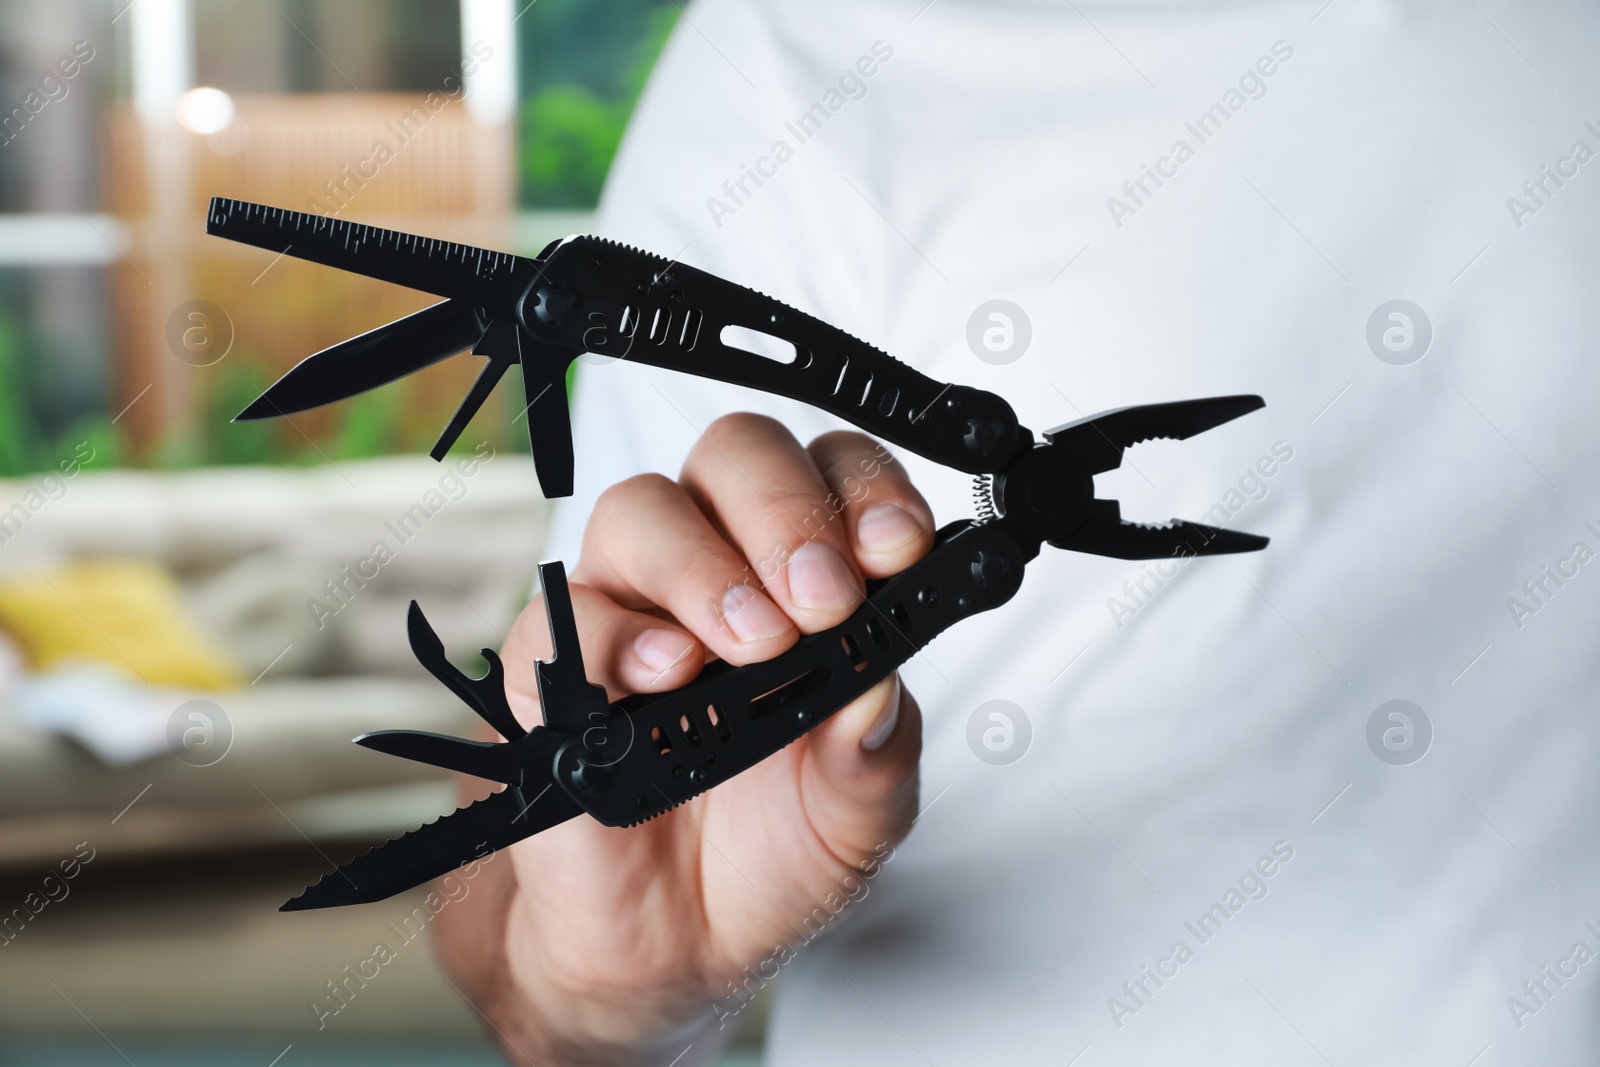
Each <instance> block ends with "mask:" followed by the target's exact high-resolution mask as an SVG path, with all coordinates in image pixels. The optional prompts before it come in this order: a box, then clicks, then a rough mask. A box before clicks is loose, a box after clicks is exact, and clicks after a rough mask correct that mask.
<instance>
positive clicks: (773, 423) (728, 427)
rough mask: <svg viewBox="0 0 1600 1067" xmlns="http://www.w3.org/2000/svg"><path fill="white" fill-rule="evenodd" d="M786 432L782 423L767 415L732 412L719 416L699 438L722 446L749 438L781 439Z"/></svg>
mask: <svg viewBox="0 0 1600 1067" xmlns="http://www.w3.org/2000/svg"><path fill="white" fill-rule="evenodd" d="M788 432H789V431H788V430H787V429H786V428H785V427H784V425H783V423H781V422H779V421H778V420H777V419H774V418H771V417H769V416H767V415H757V414H755V413H754V412H750V411H734V412H730V413H729V414H727V415H723V416H720V417H719V418H718V419H717V420H716V421H715V422H713V423H712V424H711V425H710V426H707V427H706V432H705V433H704V434H702V435H701V436H702V438H703V440H704V441H705V442H706V443H708V444H713V443H714V444H724V443H731V442H734V441H742V440H749V439H751V438H772V439H782V438H783V437H784V436H785V435H787V434H788Z"/></svg>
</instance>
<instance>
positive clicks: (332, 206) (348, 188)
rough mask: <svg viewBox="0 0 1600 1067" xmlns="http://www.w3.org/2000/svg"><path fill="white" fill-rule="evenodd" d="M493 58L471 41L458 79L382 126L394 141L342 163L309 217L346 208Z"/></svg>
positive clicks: (486, 45) (315, 199)
mask: <svg viewBox="0 0 1600 1067" xmlns="http://www.w3.org/2000/svg"><path fill="white" fill-rule="evenodd" d="M493 57H494V47H493V46H492V45H490V44H489V43H488V42H486V41H474V42H473V43H472V47H471V48H469V49H467V54H466V55H465V56H463V57H462V59H461V70H460V73H459V76H458V75H457V74H448V75H446V76H445V79H444V81H443V83H442V84H443V86H444V88H443V90H433V91H431V92H429V93H428V94H427V95H426V96H424V97H423V98H422V102H421V103H419V104H415V105H413V106H412V108H411V110H409V111H407V112H406V113H405V114H403V115H401V116H400V117H399V118H398V119H395V120H391V121H389V122H385V123H384V124H383V128H384V131H385V132H386V133H387V134H388V135H389V137H392V138H393V139H394V143H393V144H390V143H389V139H388V138H385V137H379V138H378V139H377V140H375V141H373V142H372V147H371V148H369V149H368V150H367V154H366V155H364V156H362V157H361V158H360V159H358V160H356V162H355V164H354V166H352V165H351V164H349V163H346V164H344V165H343V166H341V167H340V168H339V177H338V178H330V179H329V180H327V181H325V182H323V183H322V192H323V195H324V196H326V197H327V200H326V201H324V200H322V199H320V198H318V197H315V196H313V197H311V198H310V200H309V201H308V202H307V204H308V207H309V210H310V211H311V212H312V214H315V215H323V216H327V217H330V218H331V217H332V216H335V215H337V214H339V212H341V211H343V210H344V209H345V208H347V207H349V206H350V202H351V201H352V200H354V199H355V195H356V194H357V193H358V192H360V191H361V190H363V189H365V188H366V187H367V183H368V182H370V181H373V180H374V179H376V178H377V177H378V174H379V173H380V172H381V171H382V170H383V168H384V167H386V166H388V165H389V164H390V163H392V162H394V161H395V159H396V158H398V156H399V154H400V149H402V148H404V147H405V146H406V145H408V144H410V143H411V142H412V141H413V140H415V139H416V138H417V136H418V135H419V134H421V133H422V131H423V130H424V129H426V128H427V125H428V123H429V122H431V121H433V117H434V116H435V115H437V114H439V112H441V111H443V110H444V109H445V108H447V107H449V106H450V105H451V104H454V103H457V102H459V101H460V100H461V99H462V98H463V97H465V96H466V95H467V79H468V78H471V77H472V76H473V75H474V74H476V73H477V71H478V67H479V66H480V65H482V64H484V63H487V62H488V61H489V60H490V59H492V58H493Z"/></svg>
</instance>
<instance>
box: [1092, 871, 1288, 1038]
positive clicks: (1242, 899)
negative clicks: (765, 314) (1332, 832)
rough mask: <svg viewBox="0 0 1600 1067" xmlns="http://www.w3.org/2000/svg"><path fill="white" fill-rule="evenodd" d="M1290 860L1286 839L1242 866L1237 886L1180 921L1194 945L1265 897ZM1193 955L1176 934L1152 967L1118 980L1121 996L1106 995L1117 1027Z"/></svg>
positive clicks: (1213, 936)
mask: <svg viewBox="0 0 1600 1067" xmlns="http://www.w3.org/2000/svg"><path fill="white" fill-rule="evenodd" d="M1292 859H1294V846H1292V845H1290V844H1289V842H1287V841H1274V842H1273V843H1272V851H1271V854H1270V855H1265V856H1262V857H1261V858H1260V859H1258V860H1256V861H1255V863H1254V864H1252V865H1251V866H1249V867H1247V868H1245V872H1244V873H1243V874H1242V875H1240V876H1239V882H1238V886H1237V888H1235V887H1234V886H1229V887H1228V891H1227V892H1226V893H1224V894H1223V895H1222V899H1221V900H1220V901H1218V902H1217V903H1215V904H1213V905H1211V907H1210V908H1209V909H1207V910H1206V911H1204V912H1202V913H1201V915H1200V917H1199V918H1198V919H1196V920H1195V921H1194V922H1186V923H1184V924H1183V928H1184V929H1185V930H1187V931H1189V933H1190V934H1191V935H1192V936H1193V937H1194V940H1195V942H1196V945H1208V944H1210V943H1211V942H1212V941H1214V940H1215V939H1216V937H1217V935H1218V934H1220V933H1222V928H1223V927H1224V926H1226V925H1227V924H1228V923H1229V922H1230V921H1231V920H1232V919H1233V917H1234V916H1235V915H1237V914H1239V912H1241V911H1242V910H1244V906H1245V905H1246V904H1249V903H1251V902H1253V901H1258V900H1265V899H1267V894H1268V893H1269V892H1270V891H1271V889H1270V887H1269V886H1268V885H1267V879H1269V878H1272V877H1273V876H1274V875H1276V874H1277V873H1278V872H1279V871H1280V870H1282V869H1283V867H1284V866H1286V865H1287V864H1288V863H1289V861H1290V860H1292ZM1195 954H1196V948H1195V946H1191V945H1190V944H1189V942H1188V941H1187V940H1185V939H1183V938H1181V937H1180V938H1179V939H1178V940H1176V941H1174V942H1173V943H1172V948H1171V949H1169V950H1168V951H1167V954H1166V955H1165V956H1161V957H1160V958H1158V959H1157V960H1156V961H1155V966H1154V968H1152V967H1151V966H1150V965H1149V964H1145V965H1143V966H1141V967H1140V968H1139V974H1138V976H1137V977H1135V978H1130V979H1128V980H1127V981H1126V982H1123V983H1122V996H1121V997H1114V996H1113V997H1107V998H1106V1010H1107V1011H1109V1012H1110V1013H1111V1021H1112V1022H1114V1023H1116V1024H1117V1029H1118V1030H1121V1029H1122V1027H1123V1024H1124V1022H1125V1021H1126V1020H1127V1019H1128V1017H1129V1016H1132V1015H1137V1014H1139V1012H1140V1011H1142V1010H1143V1009H1144V1008H1145V1007H1146V1006H1147V1005H1148V1004H1149V1003H1150V1001H1152V1000H1153V999H1155V995H1156V994H1157V993H1159V992H1161V990H1162V989H1163V988H1165V986H1166V984H1167V982H1169V981H1171V980H1172V979H1174V978H1176V977H1177V976H1178V971H1179V969H1180V968H1182V966H1183V965H1184V964H1185V963H1188V962H1189V961H1190V960H1192V959H1194V957H1195ZM1152 986H1154V988H1151V987H1152Z"/></svg>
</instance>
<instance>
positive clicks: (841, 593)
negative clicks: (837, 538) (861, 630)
mask: <svg viewBox="0 0 1600 1067" xmlns="http://www.w3.org/2000/svg"><path fill="white" fill-rule="evenodd" d="M789 599H791V600H793V601H794V602H795V603H796V604H798V605H799V606H800V607H803V608H822V609H827V608H847V607H851V606H853V605H854V604H855V603H856V601H858V600H860V599H861V594H860V593H859V592H858V591H857V590H856V579H855V575H854V574H852V573H850V568H849V567H847V566H845V562H844V560H843V559H842V558H841V557H840V556H839V553H837V552H835V551H834V550H833V549H832V548H830V547H829V546H828V545H825V544H823V543H821V542H820V541H811V542H808V543H806V544H804V545H801V546H800V547H799V549H797V550H796V551H795V554H794V555H792V556H790V557H789Z"/></svg>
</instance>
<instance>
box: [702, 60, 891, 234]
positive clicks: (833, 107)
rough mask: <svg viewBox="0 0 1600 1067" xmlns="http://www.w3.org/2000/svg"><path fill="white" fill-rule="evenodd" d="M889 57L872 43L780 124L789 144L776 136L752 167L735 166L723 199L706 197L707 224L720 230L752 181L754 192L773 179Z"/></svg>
mask: <svg viewBox="0 0 1600 1067" xmlns="http://www.w3.org/2000/svg"><path fill="white" fill-rule="evenodd" d="M892 58H894V49H893V48H891V47H890V46H889V45H888V43H886V42H884V41H873V42H872V47H871V48H870V49H869V50H868V51H867V52H866V53H864V54H863V55H862V56H861V57H860V58H859V59H857V60H856V61H855V65H854V66H852V67H850V68H849V69H848V70H846V71H845V72H844V73H843V74H841V75H839V80H838V82H837V83H835V84H834V85H830V86H828V88H827V90H826V91H824V92H823V94H822V99H820V100H818V101H817V102H816V103H814V104H812V105H811V106H810V107H808V108H807V109H806V110H804V111H802V112H801V113H800V116H799V117H798V118H796V119H795V120H794V121H793V122H785V123H784V124H783V128H784V129H786V130H788V131H789V133H790V135H791V136H793V137H794V141H795V143H794V144H793V145H791V144H790V143H789V142H788V141H787V140H786V139H784V138H782V137H780V138H778V139H777V140H775V141H773V142H772V147H770V148H768V149H767V152H766V154H765V155H762V156H757V157H756V160H755V162H754V163H753V164H752V163H741V164H739V174H738V177H735V178H729V179H728V180H727V181H725V182H723V183H722V194H723V196H725V197H726V198H727V199H726V200H724V199H721V198H719V197H715V196H709V197H707V198H706V210H707V211H709V212H710V213H711V221H712V222H713V223H714V224H715V225H716V227H717V229H719V230H720V229H722V220H723V219H724V218H726V217H727V216H729V215H732V214H735V213H736V212H737V211H738V210H739V209H740V208H742V207H744V206H745V204H747V203H749V201H750V198H751V197H753V196H754V195H755V192H754V190H752V189H751V188H750V184H751V183H752V182H753V183H754V184H755V187H756V189H760V188H761V187H762V186H763V185H765V184H766V183H767V182H768V181H770V180H771V179H773V178H776V177H777V176H778V168H779V167H781V166H783V165H784V164H785V163H787V162H789V160H791V159H793V158H794V156H795V150H796V149H797V148H798V147H799V146H800V145H803V144H805V143H806V142H807V141H809V140H811V139H812V138H813V137H815V136H816V135H817V134H819V133H821V132H822V127H823V126H824V125H825V124H826V123H827V121H828V120H829V119H831V118H832V117H833V116H834V115H836V114H838V113H839V112H840V111H841V110H842V109H843V108H844V106H845V105H846V104H848V103H849V102H850V101H852V100H860V99H862V98H864V97H865V96H866V95H867V79H869V78H871V77H872V76H873V75H874V74H876V73H878V70H879V69H880V68H881V66H882V65H883V64H885V63H888V62H889V60H890V59H892Z"/></svg>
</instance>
